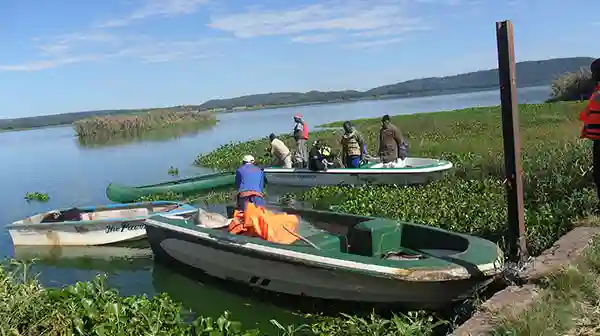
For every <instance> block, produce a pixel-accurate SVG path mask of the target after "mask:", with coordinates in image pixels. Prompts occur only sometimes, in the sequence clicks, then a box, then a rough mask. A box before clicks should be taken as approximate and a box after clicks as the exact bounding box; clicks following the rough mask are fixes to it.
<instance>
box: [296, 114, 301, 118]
mask: <svg viewBox="0 0 600 336" xmlns="http://www.w3.org/2000/svg"><path fill="white" fill-rule="evenodd" d="M294 118H302V116H301V115H300V114H296V116H294Z"/></svg>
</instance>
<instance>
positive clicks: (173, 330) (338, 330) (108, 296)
mask: <svg viewBox="0 0 600 336" xmlns="http://www.w3.org/2000/svg"><path fill="white" fill-rule="evenodd" d="M28 272H29V265H28V264H23V263H14V264H11V265H3V266H2V267H0V334H2V335H30V336H42V335H44V336H58V335H104V336H113V335H114V336H117V335H169V336H179V335H181V336H190V335H202V336H261V335H273V334H274V333H273V332H272V331H271V332H268V333H265V332H261V331H259V330H255V329H254V330H249V329H245V328H244V327H243V326H242V325H241V324H240V323H239V322H236V321H234V320H232V319H231V316H230V315H229V314H228V313H227V312H225V313H224V314H223V315H222V316H220V317H218V318H210V317H197V316H196V317H193V316H192V314H191V313H190V312H187V311H186V310H184V309H183V308H182V307H181V305H180V304H179V303H177V302H174V301H173V300H172V299H171V298H170V297H169V296H168V295H167V294H161V295H159V296H155V297H152V298H148V297H147V296H129V297H122V296H120V295H119V294H118V292H116V291H115V290H112V289H110V288H107V287H106V285H105V281H104V279H105V277H104V276H97V277H96V278H95V279H94V280H93V281H91V282H78V283H76V284H75V285H72V286H67V287H64V288H59V289H50V288H43V287H42V286H41V285H40V283H39V282H38V281H37V280H36V278H35V277H33V276H32V275H31V274H28ZM192 321H193V322H192ZM189 322H192V323H189ZM271 323H272V324H273V325H274V329H275V330H277V333H276V334H278V335H282V336H283V335H285V336H291V335H298V336H299V335H306V336H308V335H314V336H316V335H322V336H338V335H339V336H342V335H344V336H353V335H355V336H359V335H364V336H369V335H389V336H395V335H430V334H432V330H433V328H434V327H435V326H436V325H439V324H440V322H436V323H434V322H433V320H431V319H424V318H423V314H422V313H411V314H409V315H399V316H393V317H392V318H391V319H389V320H387V319H383V318H379V317H376V316H372V317H371V318H367V319H363V318H359V317H352V316H346V317H343V318H317V319H316V321H315V322H314V323H312V324H310V325H300V326H282V325H280V324H279V323H278V322H277V321H275V320H271Z"/></svg>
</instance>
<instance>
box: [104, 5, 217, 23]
mask: <svg viewBox="0 0 600 336" xmlns="http://www.w3.org/2000/svg"><path fill="white" fill-rule="evenodd" d="M207 2H209V0H145V2H144V4H143V5H142V6H141V7H139V8H138V9H136V10H134V11H133V12H132V13H130V14H129V15H127V16H125V17H123V18H118V19H113V20H108V21H106V22H103V23H101V24H100V25H99V27H101V28H110V27H122V26H126V25H129V24H131V23H133V22H135V21H140V20H144V19H148V18H152V17H157V16H158V17H160V16H162V17H171V16H178V15H186V14H192V13H194V12H196V11H197V10H198V8H199V7H200V6H202V5H204V4H206V3H207Z"/></svg>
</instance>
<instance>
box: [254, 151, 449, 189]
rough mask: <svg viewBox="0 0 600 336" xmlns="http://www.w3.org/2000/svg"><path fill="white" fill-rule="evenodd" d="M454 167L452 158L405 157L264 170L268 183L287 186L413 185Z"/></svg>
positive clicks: (425, 181)
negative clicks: (318, 168) (399, 161)
mask: <svg viewBox="0 0 600 336" xmlns="http://www.w3.org/2000/svg"><path fill="white" fill-rule="evenodd" d="M451 168H452V162H450V161H445V160H437V159H428V158H406V159H405V160H404V162H402V164H391V165H390V164H383V163H367V164H365V165H363V166H362V167H360V168H329V169H327V170H326V171H311V170H309V169H305V168H303V169H299V168H278V167H268V168H265V169H264V172H265V177H266V179H267V183H269V184H281V185H288V186H304V187H316V186H324V185H365V184H395V185H411V184H424V183H429V182H432V181H435V180H438V179H440V178H441V177H442V176H443V174H444V172H446V171H448V170H449V169H451Z"/></svg>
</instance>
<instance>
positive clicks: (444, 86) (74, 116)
mask: <svg viewBox="0 0 600 336" xmlns="http://www.w3.org/2000/svg"><path fill="white" fill-rule="evenodd" d="M593 60H594V59H593V58H591V57H570V58H555V59H549V60H543V61H526V62H519V63H517V84H518V86H519V87H527V86H535V85H549V84H550V83H552V81H553V80H555V79H556V78H557V77H559V76H561V75H563V74H564V73H566V72H573V71H577V70H579V69H580V68H582V67H586V68H587V67H589V65H590V63H591V62H592V61H593ZM496 87H498V69H491V70H481V71H475V72H469V73H465V74H460V75H454V76H446V77H429V78H421V79H412V80H409V81H405V82H400V83H396V84H391V85H384V86H380V87H376V88H373V89H370V90H367V91H356V90H345V91H326V92H320V91H309V92H305V93H302V92H274V93H263V94H254V95H248V96H242V97H235V98H229V99H212V100H209V101H207V102H205V103H203V104H201V105H187V106H186V107H185V108H191V109H196V110H213V109H217V110H220V109H225V110H231V109H257V108H264V107H277V106H287V105H305V104H312V103H333V102H340V101H348V100H361V99H379V98H386V97H390V98H391V97H403V96H433V95H440V94H447V93H453V92H468V91H476V90H484V89H492V88H496ZM170 109H184V107H182V106H175V107H172V108H170ZM149 110H154V109H145V110H103V111H87V112H72V113H63V114H56V115H48V116H39V117H27V118H17V119H0V129H4V130H10V129H24V128H34V127H44V126H55V125H66V124H71V123H73V122H74V121H76V120H80V119H83V118H88V117H92V116H102V115H112V114H124V113H138V112H144V111H149Z"/></svg>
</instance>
